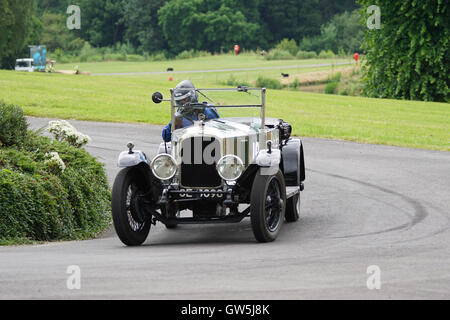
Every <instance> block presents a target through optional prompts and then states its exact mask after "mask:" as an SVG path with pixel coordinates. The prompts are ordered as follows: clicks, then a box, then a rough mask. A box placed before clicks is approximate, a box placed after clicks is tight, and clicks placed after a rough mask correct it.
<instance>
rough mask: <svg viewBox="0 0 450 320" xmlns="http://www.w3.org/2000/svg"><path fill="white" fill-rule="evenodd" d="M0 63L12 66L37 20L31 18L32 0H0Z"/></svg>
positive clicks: (36, 25) (37, 26) (35, 26)
mask: <svg viewBox="0 0 450 320" xmlns="http://www.w3.org/2000/svg"><path fill="white" fill-rule="evenodd" d="M0 8H1V10H0V65H1V67H3V68H6V67H12V66H13V65H14V61H15V58H16V56H18V55H20V54H22V52H23V50H24V48H26V44H27V42H28V40H29V39H30V37H32V36H33V30H34V29H37V28H39V22H38V21H36V20H35V19H33V9H34V0H22V1H17V0H0Z"/></svg>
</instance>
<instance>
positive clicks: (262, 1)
mask: <svg viewBox="0 0 450 320" xmlns="http://www.w3.org/2000/svg"><path fill="white" fill-rule="evenodd" d="M69 5H78V6H80V9H81V29H80V30H68V29H67V27H66V20H67V18H68V14H67V12H66V10H67V8H68V6H69ZM0 8H2V10H1V11H0V49H1V50H0V60H1V61H0V64H1V67H11V66H12V65H13V63H14V60H15V59H16V58H17V57H18V56H19V55H24V56H25V57H26V56H27V45H36V44H45V45H47V46H48V49H49V50H50V51H51V52H53V51H54V50H56V49H58V50H60V51H61V50H62V51H64V52H69V53H70V54H72V55H73V54H78V53H79V52H80V50H81V49H82V48H83V46H84V45H85V42H88V43H89V45H91V46H92V47H96V48H99V47H102V48H105V47H108V48H117V46H118V44H119V45H127V46H129V47H131V48H133V50H127V52H126V53H127V54H136V53H138V54H140V55H144V54H147V55H148V56H152V55H156V54H157V53H164V55H165V56H171V57H174V56H176V55H177V54H179V53H181V52H183V51H185V50H198V51H208V52H211V53H212V52H220V51H221V50H225V51H230V50H232V48H233V46H234V44H236V43H238V44H239V45H240V46H241V48H242V49H243V50H256V49H265V50H269V49H270V48H272V47H274V46H275V45H276V44H277V43H279V42H280V41H281V40H283V39H285V38H287V39H292V40H294V41H295V42H296V43H300V41H301V40H302V39H303V38H304V37H314V36H318V35H320V33H321V28H322V26H323V25H324V24H326V23H327V22H329V21H330V20H331V19H332V17H333V16H335V15H336V14H339V13H342V12H344V11H351V10H354V9H355V8H357V6H356V4H355V2H354V0H342V1H339V3H337V1H334V0H287V1H282V2H273V1H269V0H249V1H239V0H77V1H73V0H24V1H16V0H0ZM3 8H4V9H3ZM322 49H324V48H321V50H322ZM113 51H114V50H113ZM319 51H320V50H317V52H319ZM110 53H111V52H110ZM113 53H114V54H116V53H117V51H114V52H113ZM120 53H122V52H120ZM292 54H293V55H294V56H295V54H296V52H293V53H292ZM60 56H61V54H60ZM52 57H54V56H52Z"/></svg>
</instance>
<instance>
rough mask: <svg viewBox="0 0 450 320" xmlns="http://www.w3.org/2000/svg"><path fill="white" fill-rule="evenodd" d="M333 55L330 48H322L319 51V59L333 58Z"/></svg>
mask: <svg viewBox="0 0 450 320" xmlns="http://www.w3.org/2000/svg"><path fill="white" fill-rule="evenodd" d="M334 56H335V55H334V53H333V51H331V50H328V51H325V50H322V51H320V53H319V59H332V58H334Z"/></svg>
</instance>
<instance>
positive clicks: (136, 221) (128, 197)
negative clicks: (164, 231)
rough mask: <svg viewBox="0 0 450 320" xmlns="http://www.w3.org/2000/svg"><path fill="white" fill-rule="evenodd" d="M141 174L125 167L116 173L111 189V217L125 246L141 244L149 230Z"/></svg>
mask: <svg viewBox="0 0 450 320" xmlns="http://www.w3.org/2000/svg"><path fill="white" fill-rule="evenodd" d="M140 177H141V175H139V173H138V171H137V170H136V169H134V168H125V169H123V170H122V171H120V172H119V174H118V175H117V177H116V179H115V181H114V185H113V190H112V200H111V207H112V217H113V222H114V228H115V229H116V233H117V235H118V236H119V238H120V240H121V241H122V242H123V243H124V244H126V245H127V246H138V245H141V244H142V243H143V242H144V241H145V240H146V239H147V236H148V233H149V232H150V226H151V220H150V218H151V217H150V216H149V215H147V214H146V213H145V208H144V204H143V203H142V197H140V196H141V195H143V194H144V193H145V190H144V189H145V188H144V183H143V182H142V180H141V178H140Z"/></svg>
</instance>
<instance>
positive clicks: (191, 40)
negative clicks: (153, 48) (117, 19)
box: [158, 0, 259, 52]
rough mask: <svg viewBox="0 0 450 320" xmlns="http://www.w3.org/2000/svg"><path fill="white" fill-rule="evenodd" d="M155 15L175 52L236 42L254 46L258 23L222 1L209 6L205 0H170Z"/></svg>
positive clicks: (225, 46) (223, 46) (212, 49)
mask: <svg viewBox="0 0 450 320" xmlns="http://www.w3.org/2000/svg"><path fill="white" fill-rule="evenodd" d="M210 2H211V1H210ZM210 9H214V10H210ZM158 16H159V24H160V25H161V27H162V30H163V33H164V37H165V38H166V39H167V43H168V46H169V48H170V49H171V50H173V51H174V52H181V51H183V50H188V49H196V50H207V51H210V52H218V51H221V50H223V49H230V48H232V46H233V45H234V44H235V43H238V42H239V43H245V46H246V48H250V49H253V48H256V46H257V42H256V39H257V38H258V35H257V31H258V29H259V26H258V25H257V24H256V23H251V22H249V21H248V20H247V19H246V17H245V16H244V14H243V13H242V12H241V11H239V10H236V9H235V8H234V9H232V8H230V7H228V6H227V5H226V4H225V3H222V4H221V5H220V6H219V7H218V8H215V7H212V6H211V3H209V6H208V1H206V0H205V1H204V3H203V1H201V0H200V1H199V0H172V1H169V2H167V3H166V4H165V6H164V7H162V8H161V9H160V11H159V13H158Z"/></svg>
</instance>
